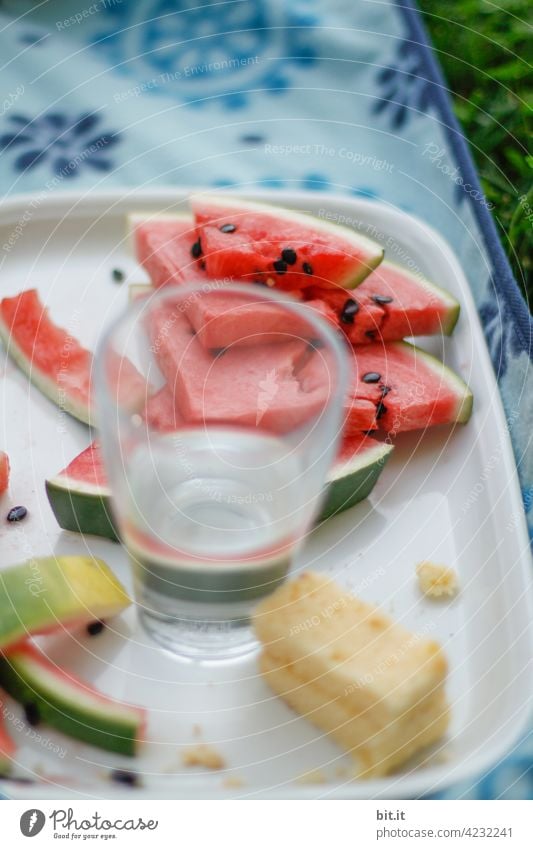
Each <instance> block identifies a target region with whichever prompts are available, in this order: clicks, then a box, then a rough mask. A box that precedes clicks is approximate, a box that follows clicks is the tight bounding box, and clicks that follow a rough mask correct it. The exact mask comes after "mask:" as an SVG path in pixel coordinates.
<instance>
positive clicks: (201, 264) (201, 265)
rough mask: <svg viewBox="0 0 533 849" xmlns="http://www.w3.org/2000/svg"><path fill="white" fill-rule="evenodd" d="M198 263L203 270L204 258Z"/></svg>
mask: <svg viewBox="0 0 533 849" xmlns="http://www.w3.org/2000/svg"><path fill="white" fill-rule="evenodd" d="M199 265H200V268H201V269H202V271H204V270H205V259H201V260H200V263H199Z"/></svg>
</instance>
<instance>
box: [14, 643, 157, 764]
mask: <svg viewBox="0 0 533 849" xmlns="http://www.w3.org/2000/svg"><path fill="white" fill-rule="evenodd" d="M0 685H1V686H2V687H3V689H4V690H6V692H8V693H9V694H10V695H11V696H12V697H13V698H14V699H15V700H16V701H18V702H20V704H22V705H24V707H25V708H26V709H28V708H30V707H31V711H32V715H33V716H35V717H37V718H38V721H39V720H40V721H42V722H45V723H46V724H47V725H51V726H52V727H53V728H57V730H58V731H62V732H63V733H64V734H67V735H68V736H69V737H74V738H75V739H76V740H81V741H83V742H84V743H89V744H91V745H92V746H98V747H99V748H100V749H106V750H108V751H110V752H117V753H118V754H122V755H130V756H133V755H136V754H137V750H138V747H139V742H140V741H141V739H142V737H143V733H144V728H145V725H146V712H145V711H144V710H143V709H142V708H139V707H136V706H135V705H129V704H124V703H122V702H117V701H115V700H114V699H111V698H109V697H108V696H104V695H103V694H102V693H100V692H98V691H97V690H95V689H93V688H92V687H90V686H89V685H88V684H86V683H85V682H84V681H81V680H80V679H79V678H76V677H75V676H74V675H73V674H71V673H70V672H65V671H63V670H62V669H60V668H59V667H57V666H56V665H55V664H53V663H52V662H51V661H50V660H48V658H47V657H46V656H45V655H44V654H43V653H42V652H41V651H39V649H37V648H36V647H35V646H33V645H32V644H31V643H25V644H23V645H22V646H20V647H19V648H17V649H14V650H11V651H9V652H7V653H6V654H4V655H3V656H2V657H0Z"/></svg>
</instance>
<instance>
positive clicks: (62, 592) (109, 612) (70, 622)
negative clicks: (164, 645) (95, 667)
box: [0, 557, 131, 650]
mask: <svg viewBox="0 0 533 849" xmlns="http://www.w3.org/2000/svg"><path fill="white" fill-rule="evenodd" d="M129 604H131V601H130V599H129V598H128V596H127V594H126V591H125V590H124V588H123V586H122V585H121V584H120V582H119V581H118V580H117V578H116V577H115V576H114V574H113V573H112V571H111V569H110V568H109V567H108V566H107V565H106V564H105V563H104V562H103V560H96V559H95V558H94V557H40V558H33V559H32V560H29V561H28V562H27V563H21V564H19V565H18V566H12V567H11V568H9V569H5V570H2V571H1V572H0V650H2V649H4V648H7V647H9V646H13V645H15V644H17V643H19V642H20V641H21V640H24V639H25V638H26V637H27V636H28V635H30V634H44V633H48V632H49V631H54V630H63V629H65V628H72V627H75V626H78V625H84V624H87V623H89V622H92V621H93V620H95V619H106V618H108V617H109V616H114V615H115V614H116V613H120V611H121V610H124V608H126V607H128V605H129Z"/></svg>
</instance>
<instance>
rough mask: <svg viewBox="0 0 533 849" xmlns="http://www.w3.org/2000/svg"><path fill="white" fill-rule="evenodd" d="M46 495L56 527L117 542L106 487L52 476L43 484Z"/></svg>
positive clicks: (109, 494) (75, 479)
mask: <svg viewBox="0 0 533 849" xmlns="http://www.w3.org/2000/svg"><path fill="white" fill-rule="evenodd" d="M45 489H46V495H47V496H48V501H49V503H50V507H51V508H52V511H53V513H54V516H55V517H56V520H57V523H58V525H59V527H60V528H63V530H65V531H72V532H73V533H77V534H92V535H93V536H98V537H104V538H105V539H110V540H112V541H113V542H118V541H119V535H118V531H117V529H116V526H115V523H114V520H113V515H112V512H111V492H110V491H109V489H108V488H107V487H102V486H96V485H94V484H87V483H85V482H84V481H82V480H79V479H77V478H69V477H67V476H66V475H56V476H55V477H53V478H49V479H48V480H46V481H45Z"/></svg>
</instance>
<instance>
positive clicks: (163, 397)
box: [144, 384, 183, 433]
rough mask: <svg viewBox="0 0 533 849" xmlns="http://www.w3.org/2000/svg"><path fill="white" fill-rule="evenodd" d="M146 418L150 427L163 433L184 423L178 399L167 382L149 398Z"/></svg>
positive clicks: (176, 428) (145, 411)
mask: <svg viewBox="0 0 533 849" xmlns="http://www.w3.org/2000/svg"><path fill="white" fill-rule="evenodd" d="M144 418H145V420H146V422H147V423H148V424H149V425H150V427H152V428H153V429H154V430H158V431H161V432H162V433H169V432H171V431H175V430H178V429H179V428H180V427H181V426H182V425H183V416H182V415H181V413H180V411H179V409H178V404H177V400H176V398H175V397H174V393H173V392H172V391H171V389H169V387H168V386H167V384H165V385H164V386H163V387H162V388H161V389H160V390H159V392H156V394H155V395H152V397H151V398H149V399H148V401H147V402H146V406H145V409H144Z"/></svg>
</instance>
